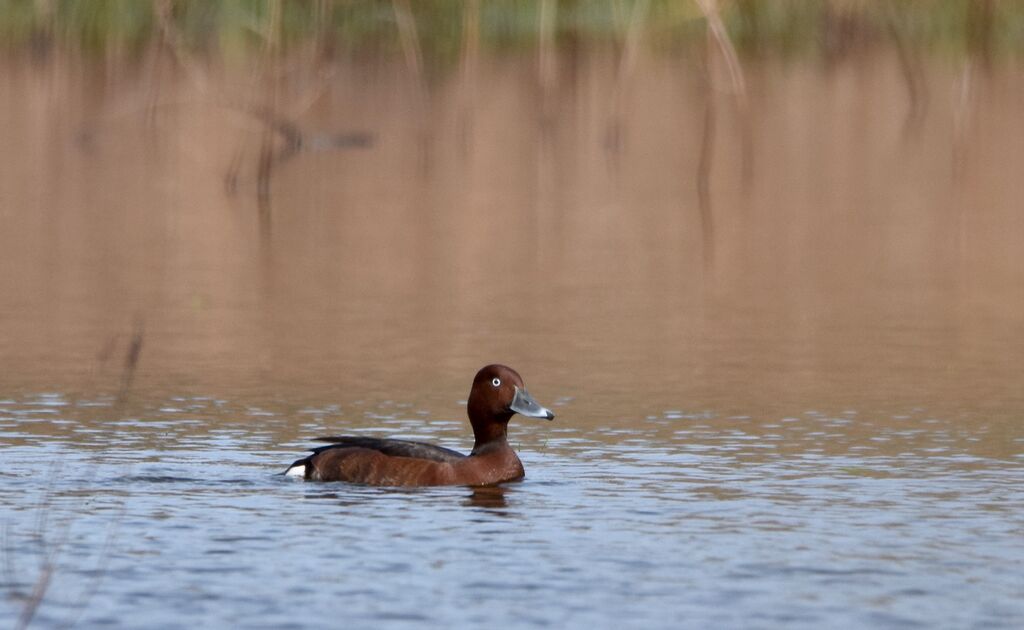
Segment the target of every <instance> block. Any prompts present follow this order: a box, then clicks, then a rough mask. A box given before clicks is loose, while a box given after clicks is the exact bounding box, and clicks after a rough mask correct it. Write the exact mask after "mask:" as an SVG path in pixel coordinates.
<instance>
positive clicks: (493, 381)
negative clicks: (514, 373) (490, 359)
mask: <svg viewBox="0 0 1024 630" xmlns="http://www.w3.org/2000/svg"><path fill="white" fill-rule="evenodd" d="M491 385H494V386H495V387H501V379H500V378H498V377H494V378H492V379H491Z"/></svg>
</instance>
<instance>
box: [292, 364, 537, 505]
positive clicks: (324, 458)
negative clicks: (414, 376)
mask: <svg viewBox="0 0 1024 630" xmlns="http://www.w3.org/2000/svg"><path fill="white" fill-rule="evenodd" d="M466 408H467V409H466V410H467V413H468V415H469V423H470V425H472V427H473V437H474V443H473V450H472V451H471V452H470V453H469V455H464V454H462V453H460V452H458V451H455V450H452V449H449V448H444V447H441V446H436V445H434V444H427V443H425V442H414V441H411V440H399V439H393V438H375V437H366V436H351V435H341V436H329V437H319V438H315V441H317V442H329V444H328V445H327V446H321V447H318V448H313V449H311V450H312V453H313V454H312V455H309V456H308V457H304V458H302V459H299V460H297V461H296V462H294V463H293V464H292V465H291V466H289V467H288V469H287V470H285V472H284V474H285V475H287V476H292V477H301V478H303V479H305V480H307V481H348V482H351V483H357V484H363V485H372V486H442V485H461V486H493V485H497V484H500V483H504V482H506V481H515V480H519V479H522V478H523V477H524V476H525V475H526V472H525V470H524V469H523V464H522V462H521V461H519V456H518V455H516V452H515V451H514V450H513V449H512V447H511V446H510V445H509V443H508V423H509V420H511V419H512V416H514V415H515V414H519V415H521V416H526V417H529V418H543V419H545V420H553V419H554V418H555V414H554V413H552V412H551V410H550V409H548V408H546V407H543V406H541V405H540V403H538V402H537V401H536V400H534V399H533V396H531V395H530V393H529V392H528V391H526V385H524V384H523V378H522V377H521V376H520V375H519V373H518V372H516V371H515V370H513V369H512V368H510V367H508V366H506V365H500V364H497V363H495V364H491V365H486V366H484V367H482V368H480V370H479V371H478V372H477V373H476V376H474V377H473V386H472V388H471V389H470V391H469V401H468V403H467V405H466Z"/></svg>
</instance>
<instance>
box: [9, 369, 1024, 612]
mask: <svg viewBox="0 0 1024 630" xmlns="http://www.w3.org/2000/svg"><path fill="white" fill-rule="evenodd" d="M534 389H536V390H538V391H540V390H541V389H542V388H541V387H539V386H537V385H535V386H534ZM557 395H558V393H557V392H548V396H549V397H550V398H552V399H554V398H556V397H557ZM559 403H560V404H559V405H558V406H557V407H556V411H557V412H558V413H559V419H557V420H556V421H555V422H554V423H541V422H538V421H533V422H530V421H526V420H523V419H516V420H515V421H514V427H513V440H514V442H515V443H516V444H517V448H518V449H519V451H520V454H521V457H522V459H523V461H524V464H525V465H526V468H527V478H526V479H525V480H524V481H523V482H521V483H512V484H507V485H505V486H501V487H497V488H480V489H470V488H462V487H459V488H430V489H378V488H368V487H359V486H353V485H349V484H316V483H306V482H302V481H296V480H294V479H291V478H285V477H283V476H280V475H277V474H275V473H276V472H279V471H281V470H282V469H283V466H284V465H285V464H286V463H288V462H290V461H291V460H292V459H293V458H294V457H296V456H297V455H298V454H299V453H300V452H301V450H302V449H303V448H304V447H305V446H307V445H308V444H307V443H306V442H304V441H303V440H301V439H296V440H294V441H291V442H288V443H280V442H278V441H277V439H276V438H275V435H280V434H281V433H282V432H288V431H294V432H298V433H301V434H303V435H308V436H314V435H317V434H320V433H323V432H331V431H335V430H337V429H338V428H339V427H345V428H346V429H347V430H355V431H357V432H364V431H365V432H367V433H372V434H391V435H399V436H405V437H410V438H417V439H429V440H431V441H436V442H439V443H441V444H444V445H447V446H450V447H454V448H461V449H466V448H468V447H469V446H470V441H469V439H468V438H467V437H466V435H465V433H466V432H465V430H464V429H463V423H462V422H461V420H460V419H459V418H458V417H457V414H458V413H460V409H459V406H458V404H457V399H456V400H453V401H452V404H451V407H452V409H453V411H451V413H450V414H444V415H438V414H436V413H435V412H433V411H431V410H428V409H420V408H417V407H416V406H414V405H412V404H410V403H408V402H404V401H388V402H383V403H380V404H372V403H362V404H352V405H346V406H344V408H339V407H329V408H290V407H288V406H287V405H286V404H267V405H263V406H260V407H258V408H257V407H251V406H250V407H247V406H240V405H238V404H237V403H234V402H232V401H225V400H214V399H209V398H188V399H182V398H175V399H170V400H166V401H153V406H152V407H139V408H133V409H131V410H130V412H129V413H128V414H126V416H125V418H126V419H116V418H114V417H111V416H110V415H108V414H112V413H118V412H119V411H122V409H120V408H119V407H118V406H117V405H116V404H115V403H114V401H111V400H98V401H97V400H71V399H67V398H65V397H63V396H60V395H42V396H31V397H26V398H23V399H17V400H4V401H2V403H0V423H2V424H0V429H2V434H0V435H2V437H3V439H4V441H5V442H7V443H8V446H5V447H4V448H3V461H4V466H3V471H2V472H0V476H2V478H3V483H2V484H0V500H2V505H3V507H2V508H0V520H2V522H4V523H5V525H6V531H5V547H4V561H5V564H6V567H7V569H6V570H7V571H8V573H7V574H6V577H5V583H6V586H7V589H8V591H9V593H12V594H25V593H28V592H30V591H31V589H32V587H33V585H34V584H35V581H36V579H37V578H38V576H39V571H40V560H41V557H42V555H43V554H46V553H50V554H52V555H51V556H50V557H51V558H52V560H53V572H52V582H51V584H50V587H49V590H50V595H48V596H47V598H46V600H45V601H44V604H43V606H42V607H41V609H40V611H39V613H38V614H39V617H38V621H39V622H40V623H41V625H44V626H49V625H59V624H62V623H66V622H68V621H69V620H73V619H78V621H79V623H81V624H82V625H83V626H86V627H93V626H102V625H111V626H123V625H124V624H125V623H130V624H132V625H149V626H160V627H192V626H195V625H203V626H217V625H232V626H246V627H306V626H309V625H312V624H315V623H319V622H327V623H335V622H339V623H341V622H340V621H338V620H344V623H351V624H354V625H356V626H363V627H370V626H378V625H381V624H385V625H386V624H397V625H400V624H404V623H413V622H427V623H429V624H431V625H451V624H456V625H465V624H470V625H480V624H491V623H498V624H500V625H502V626H518V627H533V626H555V627H561V626H564V625H567V624H568V625H572V626H586V625H596V626H599V627H608V626H613V625H626V626H629V627H639V626H646V627H671V626H678V625H688V626H700V627H709V626H742V627H779V626H785V627H809V628H810V627H821V626H822V625H829V626H833V627H836V626H878V625H883V626H889V627H903V626H906V627H935V626H944V627H965V626H971V627H1001V628H1013V627H1019V625H1020V623H1021V621H1022V619H1024V603H1022V602H1024V572H1022V569H1021V567H1022V566H1024V544H1022V542H1021V541H1022V540H1024V537H1022V535H1024V469H1022V467H1021V463H1022V456H1021V455H1020V454H1019V453H1020V452H1021V451H1024V434H1022V433H1021V432H1020V431H1019V430H1016V432H1013V431H1011V432H1009V433H1006V434H1004V435H1003V436H1002V438H1001V439H1003V440H1006V441H1007V442H1009V444H1008V445H1007V447H1008V449H1009V450H1011V451H1015V452H1017V453H1018V455H1016V456H1014V457H1012V458H1010V459H1009V460H1006V459H998V458H992V457H985V456H980V455H978V454H976V453H975V452H974V451H975V449H974V448H973V447H972V445H974V444H976V443H977V442H978V441H979V440H980V439H982V438H981V433H982V432H981V431H969V430H965V429H964V428H963V426H962V425H960V424H959V423H957V422H955V421H951V420H948V419H942V418H938V417H934V416H932V415H930V414H929V413H928V412H926V411H925V410H914V411H910V412H908V413H907V414H906V415H903V416H900V417H892V416H884V415H877V414H865V413H859V412H856V411H853V410H848V411H845V412H842V413H839V414H834V415H833V414H825V413H818V412H815V411H807V412H804V413H801V414H799V415H795V416H792V417H774V416H773V417H720V416H717V415H715V414H714V413H709V412H703V411H701V412H694V411H691V410H685V409H678V410H665V411H664V412H663V413H661V414H659V415H652V416H649V417H647V418H645V419H638V420H637V421H636V422H633V423H632V424H631V425H630V426H628V427H614V426H605V427H603V428H599V429H596V430H589V431H588V430H585V429H583V428H581V427H580V426H578V424H577V423H576V422H574V421H573V416H574V410H575V406H574V403H573V401H571V400H560V401H559ZM44 422H45V423H46V425H47V426H48V427H49V428H48V429H47V430H46V431H45V433H46V435H40V433H41V432H39V433H37V432H36V431H34V430H33V427H35V426H38V425H39V424H40V423H44ZM855 426H856V427H857V428H856V430H855V429H854V427H855ZM865 431H866V434H867V436H868V437H866V438H865V437H863V436H864V435H865ZM18 603H19V600H18V599H16V598H12V597H8V599H7V601H6V605H4V606H3V608H2V609H0V610H2V613H0V614H2V617H0V618H2V619H5V620H6V621H5V623H6V622H10V621H11V620H13V618H14V615H16V614H17V612H18V610H19V607H18Z"/></svg>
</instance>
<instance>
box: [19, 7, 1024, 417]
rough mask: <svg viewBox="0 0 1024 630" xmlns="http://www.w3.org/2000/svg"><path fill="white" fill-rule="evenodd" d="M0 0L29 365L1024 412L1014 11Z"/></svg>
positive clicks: (46, 385) (1018, 15) (67, 376)
mask: <svg viewBox="0 0 1024 630" xmlns="http://www.w3.org/2000/svg"><path fill="white" fill-rule="evenodd" d="M0 16H2V24H0V42H2V49H3V55H2V60H0V63H2V64H3V72H2V77H0V81H2V82H3V88H2V92H3V95H4V96H3V99H2V101H0V134H2V137H3V138H4V150H3V151H2V152H0V160H2V168H0V178H2V179H0V190H2V200H0V204H2V205H0V213H2V214H0V220H2V221H3V229H2V232H0V295H2V296H3V299H2V301H0V318H2V320H0V321H2V325H0V352H2V354H3V356H4V364H5V366H6V369H5V374H4V381H5V382H6V383H7V384H8V386H18V387H27V388H29V389H39V388H42V389H57V390H69V389H70V390H83V391H84V390H87V389H89V388H101V389H102V388H104V387H106V385H107V384H109V383H110V382H114V383H116V380H117V379H116V373H117V370H118V369H119V366H113V368H112V369H111V372H112V374H113V375H114V377H113V378H107V377H105V376H103V375H102V374H100V375H98V374H97V370H98V369H102V367H103V366H104V365H105V364H106V361H105V360H104V358H105V357H108V356H109V355H110V353H111V352H113V351H114V350H113V348H114V347H115V346H116V345H117V344H118V343H122V345H123V342H124V340H125V339H126V338H127V336H128V335H129V334H130V332H131V330H132V329H133V326H137V325H142V326H144V331H145V338H146V339H145V342H146V343H145V348H146V354H145V360H144V361H142V362H141V363H140V364H139V370H138V374H137V380H136V381H135V383H134V385H135V386H136V387H141V388H167V389H168V390H171V391H174V392H176V393H182V392H192V393H209V392H211V391H224V392H267V391H274V392H277V393H280V394H282V395H285V396H287V395H292V394H298V393H300V392H301V393H303V394H309V395H312V396H314V397H321V396H328V397H330V396H335V395H337V393H339V392H344V391H346V390H351V389H352V388H355V389H357V390H359V391H361V392H364V393H366V394H370V393H376V392H377V391H379V392H393V391H394V389H395V388H396V387H412V388H414V390H413V391H412V392H410V394H411V395H418V394H419V393H420V392H421V391H422V392H424V393H426V392H429V391H433V390H435V389H436V388H438V387H443V388H444V389H447V390H451V389H452V388H457V389H458V390H459V391H461V390H463V389H465V388H466V386H467V383H468V377H469V376H470V375H471V374H472V373H473V371H475V369H476V367H478V366H479V365H483V364H484V363H487V362H491V361H502V362H506V363H509V364H512V365H514V366H520V367H521V368H522V369H521V371H523V372H524V373H525V374H526V375H527V378H528V379H529V375H530V374H533V373H536V372H538V371H539V372H541V374H543V378H544V379H545V380H546V381H547V382H549V383H552V384H553V385H554V389H555V390H556V391H558V392H559V393H564V392H566V391H568V390H572V391H574V392H578V393H580V394H581V395H582V394H584V393H585V394H586V396H587V397H588V398H594V397H607V398H606V399H604V400H600V401H598V402H596V403H595V404H596V405H598V406H606V405H611V404H618V403H619V402H621V403H624V404H627V407H626V408H627V409H628V408H635V409H636V412H638V413H642V412H643V409H642V407H643V406H644V405H645V404H646V402H645V401H649V400H650V399H651V398H652V397H664V400H658V401H657V404H659V405H662V406H663V403H667V402H669V401H672V402H673V404H679V403H680V402H682V401H685V402H686V403H687V405H693V406H696V407H705V406H713V407H715V408H723V407H727V408H736V409H745V410H750V409H752V408H753V409H756V408H761V407H763V406H765V405H769V406H776V405H779V404H781V405H782V406H783V407H788V406H789V405H791V404H800V405H805V406H807V405H810V406H812V407H813V406H821V405H835V406H838V407H843V408H845V406H848V405H851V404H863V403H865V402H887V403H894V402H899V403H902V404H907V405H916V404H920V403H922V402H924V401H942V402H943V403H946V404H950V405H954V406H956V405H962V406H965V407H970V408H977V407H978V406H979V405H981V406H985V405H996V406H1002V405H1010V406H1011V407H1012V409H1013V410H1014V411H1019V410H1020V408H1021V407H1020V405H1021V402H1022V393H1021V392H1022V391H1024V387H1022V386H1024V376H1021V374H1022V372H1021V371H1020V370H1018V369H1015V367H1016V366H1018V365H1019V364H1020V361H1021V359H1022V358H1024V260H1022V258H1024V253H1022V248H1021V247H1020V243H1021V242H1022V236H1024V218H1022V216H1021V203H1020V198H1021V179H1020V177H1019V172H1020V164H1021V163H1022V161H1021V160H1022V157H1024V156H1022V152H1024V143H1022V142H1021V138H1022V137H1024V122H1022V120H1021V117H1020V115H1019V113H1020V108H1021V104H1022V97H1024V83H1022V81H1021V79H1022V75H1021V61H1022V56H1024V9H1022V8H1021V7H1020V6H1019V5H1018V4H1017V3H1014V2H1000V1H997V0H992V1H978V2H974V1H959V0H945V1H941V2H927V3H924V2H856V1H837V0H829V1H819V2H803V1H800V2H785V1H783V2H751V1H735V2H721V3H718V2H714V1H711V0H706V1H702V2H658V1H649V2H648V1H643V0H638V1H636V2H630V1H624V0H590V1H583V0H580V1H575V2H555V1H553V0H547V1H537V2H532V1H531V2H500V3H491V2H452V1H423V2H402V1H394V2H391V1H387V2H372V1H368V2H328V1H309V2H274V1H256V0H245V1H241V0H239V1H225V2H215V3H210V2H191V1H177V0H160V1H155V2H137V1H133V0H129V1H118V0H83V1H80V2H59V1H47V0H20V1H19V0H5V2H4V3H3V10H2V12H0ZM118 351H119V350H118ZM107 376H110V375H107Z"/></svg>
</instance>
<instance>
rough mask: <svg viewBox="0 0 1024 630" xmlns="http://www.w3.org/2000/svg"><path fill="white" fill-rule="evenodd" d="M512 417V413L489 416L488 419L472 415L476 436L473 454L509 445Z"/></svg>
mask: <svg viewBox="0 0 1024 630" xmlns="http://www.w3.org/2000/svg"><path fill="white" fill-rule="evenodd" d="M511 417H512V414H509V415H508V416H507V417H502V418H487V419H486V420H480V419H478V418H472V417H471V418H470V422H471V423H472V425H473V437H474V438H476V441H475V442H474V444H473V454H474V455H479V454H480V453H482V452H485V451H490V450H492V449H495V448H501V447H503V446H508V421H509V418H511Z"/></svg>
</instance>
